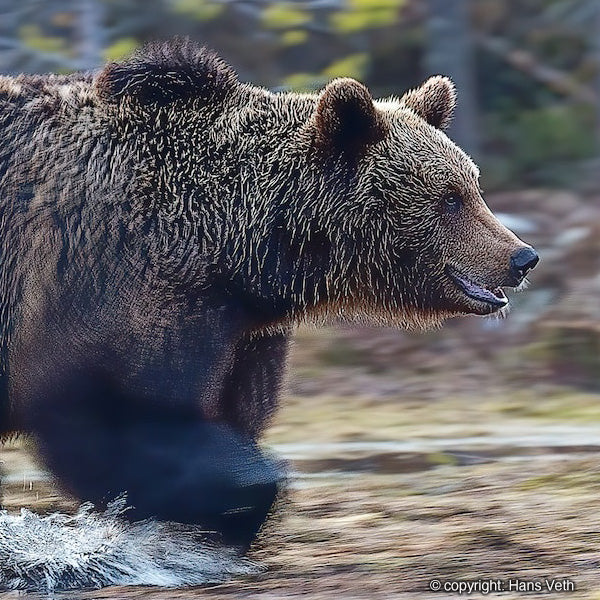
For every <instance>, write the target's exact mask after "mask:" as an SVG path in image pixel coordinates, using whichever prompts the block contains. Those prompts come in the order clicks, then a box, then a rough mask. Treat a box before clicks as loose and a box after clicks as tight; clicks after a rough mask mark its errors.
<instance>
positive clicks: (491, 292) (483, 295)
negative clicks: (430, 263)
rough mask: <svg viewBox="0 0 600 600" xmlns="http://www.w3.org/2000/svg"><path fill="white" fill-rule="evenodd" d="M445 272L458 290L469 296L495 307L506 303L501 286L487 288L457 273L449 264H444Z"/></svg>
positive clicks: (506, 299) (500, 306)
mask: <svg viewBox="0 0 600 600" xmlns="http://www.w3.org/2000/svg"><path fill="white" fill-rule="evenodd" d="M446 273H447V274H448V276H449V277H450V278H451V279H452V281H453V282H454V283H455V284H456V287H458V289H459V290H461V291H462V292H464V293H465V294H466V295H467V296H468V297H469V298H471V299H473V300H477V301H478V302H484V303H485V304H488V305H490V306H493V307H494V308H495V309H498V308H502V307H503V306H506V305H507V304H508V298H507V297H506V296H505V294H504V292H503V291H502V288H499V287H496V288H491V289H490V288H489V287H486V286H484V285H479V284H478V283H475V282H474V281H471V280H470V279H469V278H468V277H466V276H465V275H463V274H462V273H459V272H458V271H457V270H456V269H454V268H453V267H451V266H450V265H446Z"/></svg>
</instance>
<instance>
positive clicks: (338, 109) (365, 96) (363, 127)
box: [314, 78, 387, 154]
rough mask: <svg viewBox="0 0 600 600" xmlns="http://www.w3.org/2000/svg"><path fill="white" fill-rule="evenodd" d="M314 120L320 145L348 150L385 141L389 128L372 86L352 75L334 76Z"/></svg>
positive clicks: (355, 150) (350, 152) (319, 103)
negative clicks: (367, 86) (371, 88)
mask: <svg viewBox="0 0 600 600" xmlns="http://www.w3.org/2000/svg"><path fill="white" fill-rule="evenodd" d="M314 124H315V128H316V143H317V145H318V146H319V147H321V148H322V149H329V150H332V151H336V152H344V153H348V154H355V153H357V152H360V151H361V150H363V149H365V148H366V147H367V146H368V145H370V144H375V143H377V142H379V141H381V140H382V139H383V138H384V137H385V135H386V132H387V128H386V126H385V123H384V122H383V119H382V116H381V114H379V112H378V111H377V109H376V108H375V105H374V104H373V97H372V96H371V94H370V92H369V90H368V89H367V88H366V87H365V86H364V85H363V84H362V83H359V82H358V81H356V80H355V79H349V78H343V79H334V80H333V81H332V82H330V83H329V84H328V85H327V86H326V87H325V89H324V90H323V92H322V93H321V96H320V97H319V100H318V102H317V108H316V110H315V115H314Z"/></svg>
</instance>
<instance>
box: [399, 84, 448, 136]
mask: <svg viewBox="0 0 600 600" xmlns="http://www.w3.org/2000/svg"><path fill="white" fill-rule="evenodd" d="M400 103H401V104H402V105H403V106H406V108H410V109H411V110H413V111H414V112H415V113H417V114H418V115H419V116H420V117H422V118H423V119H425V121H427V122H428V123H429V124H430V125H433V126H434V127H437V128H438V129H446V127H448V125H449V124H450V121H451V120H452V116H453V114H454V108H455V107H456V88H455V87H454V83H452V80H451V79H449V78H448V77H442V76H441V75H436V76H435V77H430V78H429V79H428V80H427V81H426V82H425V83H424V84H422V85H421V86H420V87H418V88H415V89H414V90H410V91H409V92H406V94H404V96H402V98H401V99H400Z"/></svg>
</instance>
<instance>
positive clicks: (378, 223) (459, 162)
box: [310, 76, 538, 327]
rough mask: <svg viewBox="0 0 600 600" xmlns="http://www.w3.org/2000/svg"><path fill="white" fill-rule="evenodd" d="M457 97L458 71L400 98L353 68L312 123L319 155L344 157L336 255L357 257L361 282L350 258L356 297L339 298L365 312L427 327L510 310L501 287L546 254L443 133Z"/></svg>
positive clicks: (334, 159) (322, 159) (325, 95)
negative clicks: (494, 200)
mask: <svg viewBox="0 0 600 600" xmlns="http://www.w3.org/2000/svg"><path fill="white" fill-rule="evenodd" d="M455 103H456V92H455V88H454V85H453V83H452V82H451V81H450V80H449V79H448V78H446V77H441V76H436V77H432V78H430V79H429V80H428V81H426V82H425V83H424V84H423V85H422V86H420V87H419V88H417V89H414V90H411V91H409V92H407V93H406V94H405V95H404V96H403V97H402V98H400V99H399V100H398V99H388V100H381V101H378V100H373V98H372V97H371V95H370V93H369V91H368V90H367V89H366V88H365V86H363V85H362V84H361V83H359V82H357V81H355V80H352V79H338V80H334V81H332V82H331V83H330V84H329V85H328V86H327V87H326V88H325V89H324V90H323V92H322V93H321V94H320V96H319V99H318V101H317V105H316V109H315V112H314V114H313V117H312V121H311V125H310V129H311V131H312V137H313V146H314V147H315V148H316V150H317V152H316V154H317V155H318V156H319V163H320V164H323V165H324V164H327V163H329V164H331V165H333V167H332V169H333V170H340V169H341V168H343V169H345V170H346V172H347V173H351V175H350V176H349V177H350V180H351V181H352V182H353V183H352V189H351V190H350V193H349V195H348V197H347V198H345V199H344V204H345V207H344V216H343V217H342V218H341V219H339V218H338V230H337V236H339V239H340V250H339V252H338V259H337V262H338V263H341V264H344V265H345V266H346V267H347V265H350V264H352V265H353V268H352V277H350V280H352V279H354V283H353V284H349V283H348V281H349V277H348V274H349V270H348V269H347V268H346V273H345V276H344V277H345V278H344V282H343V284H342V283H339V286H340V287H343V288H344V292H343V294H341V295H343V296H344V297H345V298H350V299H351V300H350V301H349V302H347V301H342V302H341V303H342V304H347V305H350V306H349V307H348V308H350V310H351V311H353V312H355V313H357V314H360V313H362V314H365V313H366V314H369V315H371V316H375V317H377V316H379V317H381V320H382V321H384V322H386V323H390V322H393V323H397V324H401V325H403V326H415V325H416V326H422V327H428V326H435V325H437V324H439V323H441V321H442V320H444V319H445V318H447V317H451V316H455V315H459V314H477V315H487V314H491V313H502V312H503V310H504V309H505V307H506V306H507V305H508V299H507V297H506V296H505V294H504V292H503V291H502V288H503V287H506V286H508V287H518V286H519V285H521V283H522V282H523V281H524V278H525V276H526V274H527V273H528V271H529V270H530V269H532V268H533V267H534V266H535V265H536V263H537V262H538V256H537V254H536V253H535V251H534V250H533V249H532V248H531V247H530V246H528V245H527V244H525V243H524V242H522V241H521V240H519V239H518V238H517V237H516V236H515V235H514V234H513V233H512V232H511V231H509V230H508V229H507V228H506V227H504V225H502V224H501V223H500V222H499V221H498V219H496V217H495V216H494V215H493V214H492V213H491V211H490V210H489V208H488V207H487V206H486V204H485V202H484V200H483V198H482V192H481V189H480V186H479V170H478V168H477V166H476V165H475V164H474V162H473V161H472V160H471V158H470V157H469V156H467V154H465V152H463V151H462V150H461V149H460V148H459V147H458V146H457V145H456V144H455V143H453V142H452V140H450V138H448V136H447V135H446V134H445V133H444V128H445V127H446V126H447V125H448V123H449V121H450V120H451V118H452V114H453V111H454V107H455ZM340 165H344V166H343V167H341V166H340ZM334 213H335V207H331V210H330V211H329V215H328V217H327V219H328V223H327V227H328V228H329V229H331V223H332V221H331V215H332V214H334ZM334 237H335V236H332V238H334ZM350 239H351V240H352V242H351V243H349V240H350ZM344 248H350V249H351V254H352V256H350V255H349V254H347V255H346V256H344ZM341 281H342V280H341V278H340V279H339V282H341ZM334 285H335V284H334ZM330 287H331V286H330Z"/></svg>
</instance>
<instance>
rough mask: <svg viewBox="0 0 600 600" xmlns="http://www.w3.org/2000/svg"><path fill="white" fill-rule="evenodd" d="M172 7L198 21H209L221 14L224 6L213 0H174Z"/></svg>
mask: <svg viewBox="0 0 600 600" xmlns="http://www.w3.org/2000/svg"><path fill="white" fill-rule="evenodd" d="M173 8H174V10H175V12H178V13H180V14H183V15H189V16H190V17H193V18H194V19H197V20H198V21H210V20H212V19H216V18H217V17H218V16H219V15H221V13H222V12H223V10H224V8H225V6H224V5H223V4H220V3H218V2H215V1H214V0H175V2H174V3H173Z"/></svg>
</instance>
